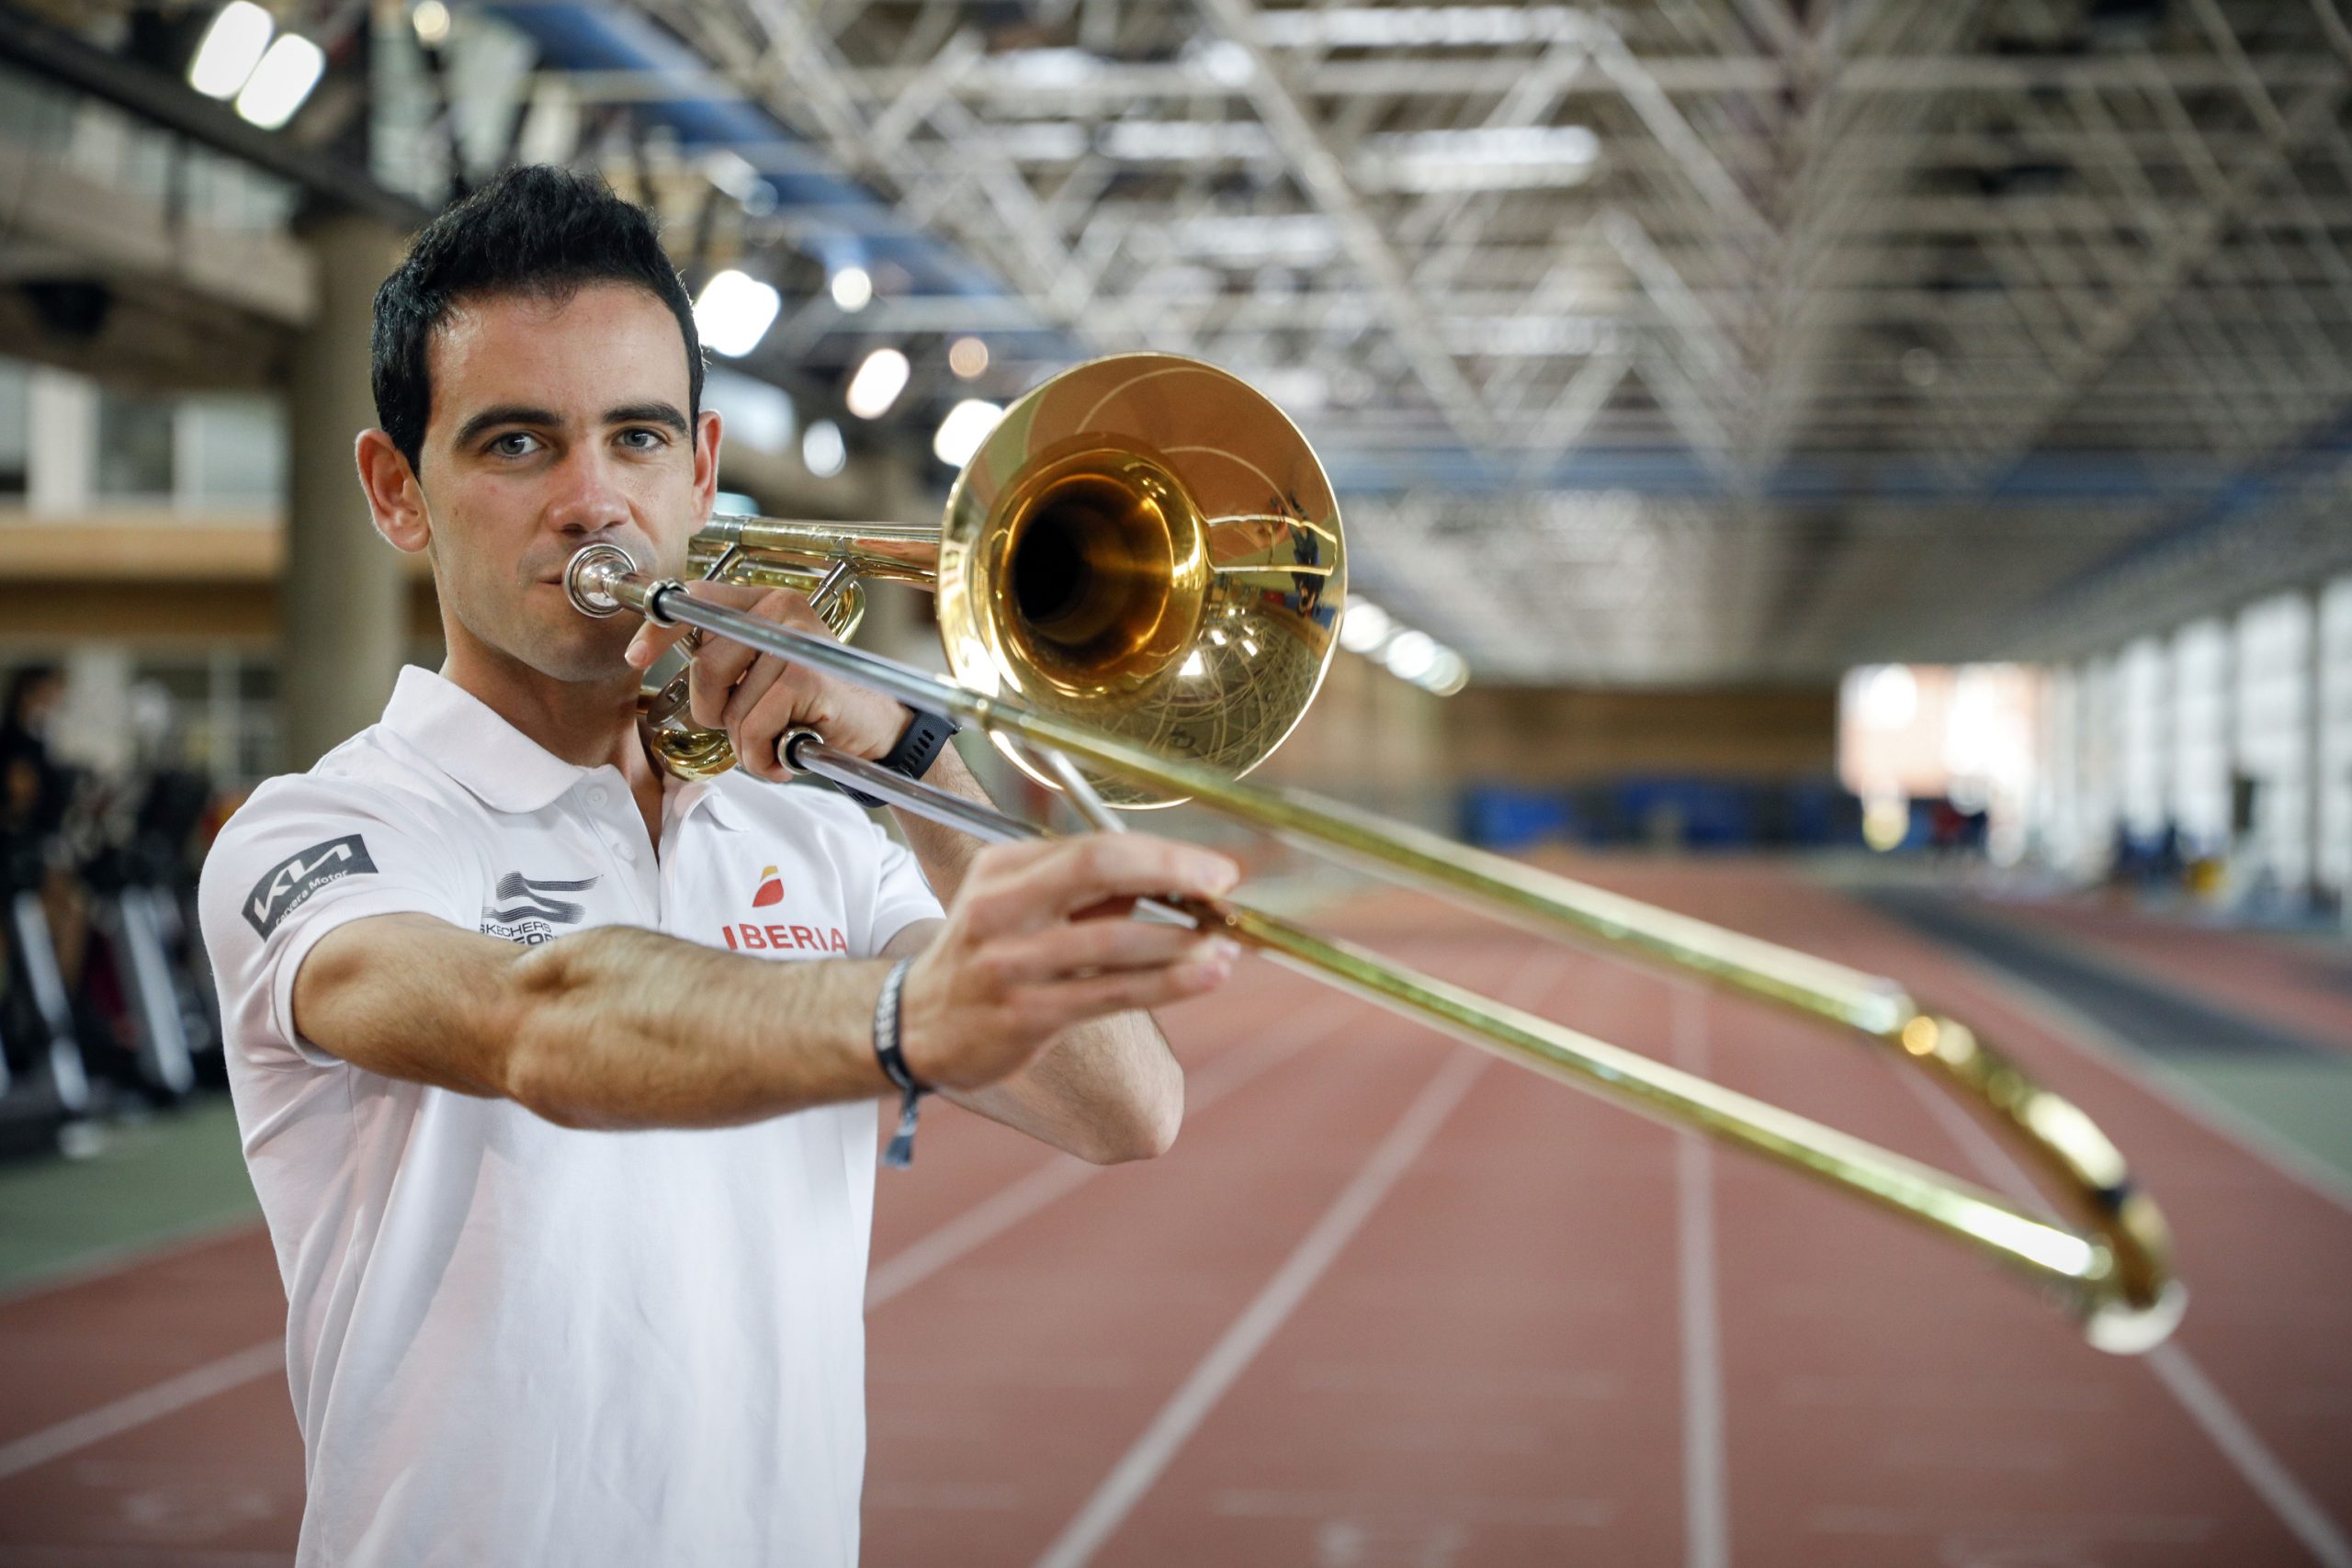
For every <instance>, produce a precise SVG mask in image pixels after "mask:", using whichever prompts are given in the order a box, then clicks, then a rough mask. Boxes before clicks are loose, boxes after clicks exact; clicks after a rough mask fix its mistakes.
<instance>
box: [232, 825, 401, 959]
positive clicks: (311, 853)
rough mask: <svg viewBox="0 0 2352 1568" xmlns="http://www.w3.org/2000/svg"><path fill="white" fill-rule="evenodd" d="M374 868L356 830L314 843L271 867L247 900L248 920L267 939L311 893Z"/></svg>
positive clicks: (248, 923)
mask: <svg viewBox="0 0 2352 1568" xmlns="http://www.w3.org/2000/svg"><path fill="white" fill-rule="evenodd" d="M375 870H376V863H375V862H374V861H372V860H370V859H369V858H368V841H367V840H365V839H362V838H361V837H360V836H359V835H358V834H356V833H346V834H345V835H344V836H343V837H342V838H340V839H329V840H327V841H326V842H324V843H322V844H312V845H311V847H310V848H309V849H307V850H304V851H303V852H301V853H300V854H294V855H288V856H287V857H286V858H285V859H284V860H282V861H279V862H278V863H277V864H276V865H274V866H271V867H270V868H269V870H268V871H267V872H266V873H264V874H263V875H262V879H261V880H260V881H259V882H256V883H254V890H253V893H252V895H251V896H250V897H247V898H246V900H245V923H246V924H247V925H250V926H251V927H253V928H254V931H258V932H260V933H261V938H262V940H263V941H264V942H267V941H268V940H269V933H270V932H272V931H276V930H277V928H278V926H279V925H281V924H282V923H284V921H285V919H286V917H287V916H288V915H290V914H292V913H293V912H294V911H295V910H297V909H299V908H301V907H302V906H303V904H304V903H305V902H307V901H308V900H309V898H310V897H311V894H313V893H316V892H317V891H318V890H319V889H320V888H322V887H324V886H326V885H327V884H328V883H330V882H340V881H342V880H343V879H344V878H345V877H346V876H357V875H362V874H373V873H374V872H375Z"/></svg>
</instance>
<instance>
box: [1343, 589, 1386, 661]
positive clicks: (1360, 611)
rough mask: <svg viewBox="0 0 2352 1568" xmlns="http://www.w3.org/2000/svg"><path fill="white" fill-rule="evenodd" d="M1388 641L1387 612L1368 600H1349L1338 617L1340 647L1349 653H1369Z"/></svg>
mask: <svg viewBox="0 0 2352 1568" xmlns="http://www.w3.org/2000/svg"><path fill="white" fill-rule="evenodd" d="M1387 640H1388V612H1387V611H1385V610H1384V609H1382V608H1381V607H1380V606H1379V605H1377V604H1374V603H1373V602H1372V601H1371V600H1369V599H1351V600H1350V601H1349V602H1348V608H1347V613H1346V614H1345V615H1341V616H1340V647H1341V648H1344V649H1347V650H1348V651H1349V652H1350V653H1370V652H1371V651H1372V650H1373V649H1375V648H1378V647H1379V646H1380V645H1381V644H1382V643H1384V642H1385V641H1387Z"/></svg>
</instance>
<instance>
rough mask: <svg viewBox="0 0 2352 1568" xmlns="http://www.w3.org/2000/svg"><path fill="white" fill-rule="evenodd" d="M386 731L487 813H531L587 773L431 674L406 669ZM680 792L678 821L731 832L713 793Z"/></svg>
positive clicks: (706, 789)
mask: <svg viewBox="0 0 2352 1568" xmlns="http://www.w3.org/2000/svg"><path fill="white" fill-rule="evenodd" d="M384 728H387V729H389V730H390V731H391V732H392V733H393V734H395V735H397V736H399V737H400V738H401V739H403V740H405V741H407V742H408V743H409V744H410V745H411V746H413V747H414V748H416V750H419V751H420V752H422V753H424V756H425V758H426V760H428V761H431V762H432V763H433V765H434V766H435V767H436V768H439V769H440V770H441V771H442V772H443V773H447V774H448V775H449V777H451V778H453V779H455V780H456V781H457V782H458V784H462V785H464V786H465V787H466V789H467V790H469V791H470V792H471V793H472V794H473V795H475V796H477V797H478V798H479V799H480V800H481V803H482V804H483V805H484V806H487V807H490V808H491V809H492V811H504V812H514V813H523V812H531V811H537V810H540V809H541V808H543V807H547V806H549V805H552V804H553V803H554V802H555V801H557V800H559V799H560V798H561V797H562V796H563V795H565V793H566V792H568V791H570V790H571V789H573V788H575V787H576V786H578V784H580V783H581V781H582V780H583V779H585V778H587V777H588V775H589V774H591V773H602V772H605V771H606V770H605V769H602V768H583V767H580V766H578V765H576V764H574V763H571V762H567V761H564V760H563V759H562V758H560V757H559V756H557V755H556V754H555V753H553V752H552V751H549V750H547V749H546V748H545V747H543V746H541V745H540V744H539V743H538V742H537V741H536V740H533V739H531V738H530V737H529V736H527V735H525V734H524V733H523V732H522V731H521V730H519V729H517V728H515V727H514V726H513V725H511V724H509V723H507V722H506V720H505V719H504V718H503V717H501V716H499V714H498V713H497V711H496V710H495V709H493V708H492V707H491V705H489V704H487V703H485V702H483V701H482V700H481V698H480V697H477V696H475V695H474V694H472V693H471V692H469V691H467V690H466V689H465V688H464V687H462V686H460V685H458V683H457V682H454V681H451V680H449V679H448V678H447V676H444V675H442V674H440V673H439V672H437V671H431V670H424V669H420V668H418V667H417V666H416V665H413V664H407V665H402V666H401V673H400V679H399V681H398V682H395V683H394V685H393V687H392V700H391V701H390V703H389V704H387V705H385V708H384ZM673 787H678V788H679V789H680V791H681V794H682V795H684V799H682V800H681V801H680V802H679V804H678V811H679V814H680V816H682V817H683V816H684V815H685V814H686V813H687V812H691V811H694V810H696V809H700V810H701V811H702V813H703V814H704V815H705V816H706V817H707V818H710V819H711V821H712V822H713V823H714V824H715V825H717V826H720V827H729V828H731V827H737V826H740V825H741V823H740V821H739V820H738V818H739V815H740V813H739V808H738V807H736V806H735V805H734V804H733V803H732V802H730V801H729V800H728V799H727V797H726V793H725V792H724V791H723V790H720V789H718V787H717V781H716V780H697V781H695V782H693V783H690V784H684V785H683V786H673Z"/></svg>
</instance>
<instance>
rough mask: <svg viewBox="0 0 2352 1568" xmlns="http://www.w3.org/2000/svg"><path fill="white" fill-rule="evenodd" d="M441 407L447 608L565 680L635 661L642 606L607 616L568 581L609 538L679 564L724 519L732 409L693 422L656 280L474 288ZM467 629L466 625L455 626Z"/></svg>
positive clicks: (431, 464) (434, 369)
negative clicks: (579, 603)
mask: <svg viewBox="0 0 2352 1568" xmlns="http://www.w3.org/2000/svg"><path fill="white" fill-rule="evenodd" d="M426 354H427V356H428V357H427V364H428V367H429V368H430V371H431V374H432V378H433V411H432V414H431V417H430V418H429V420H428V421H427V423H426V425H425V431H424V462H423V465H422V468H423V471H422V473H421V474H420V476H419V479H420V483H421V487H422V489H423V491H424V502H425V507H426V510H427V511H428V513H430V516H431V527H432V536H431V544H430V546H429V549H430V553H431V556H432V558H433V564H434V573H435V579H436V581H437V582H438V585H439V588H440V592H441V600H442V604H443V607H444V609H445V610H446V611H447V613H448V614H449V615H452V616H453V617H454V618H455V619H456V621H457V622H458V627H461V628H462V630H463V632H464V633H465V634H467V635H469V636H470V637H472V638H473V639H474V640H475V641H477V642H480V643H481V644H483V645H485V646H486V647H487V648H488V649H492V650H495V651H496V652H499V653H503V654H504V655H506V656H508V657H510V658H512V659H514V660H517V661H519V662H521V663H523V664H525V665H527V666H529V667H530V668H532V669H534V670H537V671H539V672H540V673H542V674H546V675H550V676H553V677H555V678H556V679H558V680H562V681H609V680H615V679H617V678H618V677H620V676H621V675H623V674H625V673H627V667H626V666H625V665H624V664H623V662H622V660H621V650H622V649H624V648H626V647H627V646H628V639H629V637H630V635H631V634H632V633H633V632H634V631H635V630H636V626H637V622H636V618H635V617H633V616H616V617H614V618H612V619H610V620H595V619H592V618H590V617H588V616H586V615H581V614H580V613H579V612H578V611H577V610H574V609H573V608H572V607H571V604H570V602H569V601H568V600H567V599H566V598H565V596H564V592H563V569H564V563H565V562H567V561H569V560H570V559H571V556H572V552H573V551H575V550H577V549H578V548H579V547H581V546H582V545H584V544H588V543H590V542H592V541H608V542H610V543H613V544H616V545H619V546H620V547H623V548H624V549H626V550H628V552H629V554H630V555H632V556H634V557H635V558H637V562H638V565H639V569H640V570H645V571H649V572H654V573H662V574H667V573H673V572H675V571H677V570H679V569H680V567H681V566H682V565H683V563H684V558H685V549H686V540H687V537H688V536H690V535H691V534H692V533H693V532H694V530H695V528H696V527H698V526H700V525H701V524H702V522H703V520H704V519H705V518H707V516H708V515H709V513H710V506H711V500H712V494H713V491H714V490H715V488H716V483H717V477H718V415H716V414H711V413H706V414H704V415H703V416H702V420H701V428H700V429H699V430H697V429H695V426H694V425H693V424H692V423H690V421H689V414H688V407H689V404H688V385H687V378H686V351H685V343H684V337H683V335H682V334H681V333H680V332H679V330H678V323H677V321H676V318H674V317H673V316H672V315H671V314H670V311H669V309H668V307H666V306H665V305H663V304H662V301H661V300H659V299H656V298H654V296H653V295H651V294H650V293H649V292H647V291H646V290H644V289H641V288H631V287H628V286H627V285H622V284H591V285H588V286H586V287H583V288H579V289H577V290H575V291H574V292H573V293H572V294H571V295H570V296H569V297H567V298H561V299H547V298H540V297H535V296H531V295H497V296H491V297H488V298H483V299H468V300H463V301H460V302H459V303H458V305H457V306H456V307H454V308H453V309H452V310H450V312H449V314H448V316H447V318H446V319H445V320H444V321H443V322H442V324H441V326H440V327H439V329H438V330H436V331H435V333H434V334H433V338H432V341H431V343H430V344H429V345H428V347H427V349H426ZM452 629H453V634H454V633H455V631H456V630H457V629H458V628H452Z"/></svg>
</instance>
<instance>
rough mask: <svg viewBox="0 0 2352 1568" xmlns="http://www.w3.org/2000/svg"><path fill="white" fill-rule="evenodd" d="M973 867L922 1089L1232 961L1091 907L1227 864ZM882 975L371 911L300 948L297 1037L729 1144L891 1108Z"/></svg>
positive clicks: (1184, 850)
mask: <svg viewBox="0 0 2352 1568" xmlns="http://www.w3.org/2000/svg"><path fill="white" fill-rule="evenodd" d="M985 853H987V854H988V855H990V856H994V857H998V858H999V859H1000V860H1001V865H999V866H998V867H997V871H998V873H999V874H997V875H995V876H993V877H989V878H986V879H983V883H984V886H986V887H987V889H988V891H987V893H986V895H985V897H981V898H977V899H972V900H967V899H965V898H962V897H959V898H958V899H956V901H955V903H953V904H951V905H950V907H949V909H948V919H947V922H946V924H945V927H944V930H943V933H942V937H941V939H940V940H938V941H936V942H933V945H932V946H931V947H930V948H928V949H926V950H925V952H924V953H923V954H922V956H921V957H920V958H918V959H917V960H916V962H915V966H914V968H913V969H911V970H910V972H909V975H908V977H907V991H906V1001H905V1015H906V1018H907V1021H908V1032H907V1036H906V1042H905V1043H906V1051H907V1059H908V1062H909V1064H910V1066H912V1067H913V1068H914V1070H915V1071H916V1072H918V1073H919V1074H920V1075H921V1076H922V1077H924V1078H926V1079H927V1080H928V1081H931V1082H934V1083H939V1084H943V1085H952V1086H955V1087H958V1088H966V1087H973V1086H976V1085H978V1084H984V1083H989V1082H993V1081H995V1080H996V1079H998V1078H1000V1077H1004V1076H1006V1075H1007V1074H1010V1073H1012V1072H1015V1071H1018V1070H1019V1069H1020V1068H1021V1067H1022V1066H1024V1065H1026V1063H1027V1062H1028V1061H1029V1060H1030V1058H1031V1057H1033V1056H1034V1055H1035V1054H1036V1053H1037V1051H1039V1050H1040V1049H1042V1048H1043V1047H1044V1046H1045V1044H1046V1043H1047V1042H1048V1041H1050V1040H1051V1039H1052V1038H1053V1037H1054V1036H1055V1035H1056V1034H1057V1033H1058V1032H1060V1031H1062V1030H1063V1029H1066V1028H1068V1027H1069V1026H1070V1025H1071V1024H1073V1023H1077V1022H1081V1021H1085V1020H1087V1019H1090V1018H1097V1017H1103V1016H1107V1015H1109V1014H1111V1013H1115V1012H1122V1011H1128V1010H1134V1009H1137V1008H1151V1007H1158V1006H1163V1005H1166V1004H1168V1003H1170V1002H1174V1001H1179V1000H1182V999H1183V998H1186V997H1190V996H1196V995H1199V994H1200V993H1202V992H1204V991H1206V990H1209V989H1212V988H1214V987H1216V985H1217V984H1218V983H1220V982H1221V981H1222V980H1223V979H1224V977H1225V976H1226V974H1227V971H1228V969H1229V967H1230V964H1231V961H1232V953H1231V949H1230V946H1229V944H1225V943H1219V942H1215V941H1213V940H1212V939H1208V938H1204V937H1202V936H1200V935H1199V934H1197V933H1195V932H1193V931H1184V930H1182V929H1180V928H1174V927H1169V926H1156V925H1152V924H1148V923H1145V922H1140V921H1126V920H1101V919H1099V915H1098V911H1100V910H1101V908H1103V905H1104V903H1105V901H1106V900H1118V899H1122V898H1127V897H1136V896H1140V895H1145V894H1150V893H1190V894H1193V895H1195V896H1200V897H1213V896H1215V895H1216V894H1217V893H1221V892H1223V891H1224V890H1225V888H1226V887H1227V886H1230V884H1231V881H1232V878H1233V874H1234V872H1233V867H1232V864H1231V863H1230V862H1228V861H1227V860H1225V859H1224V858H1223V857H1222V856H1217V855H1212V854H1209V853H1207V852H1204V851H1201V850H1197V849H1193V848H1192V847H1190V846H1187V845H1182V844H1177V843H1173V842H1171V841H1169V840H1160V839H1156V838H1152V837H1149V836H1148V835H1143V834H1125V835H1120V836H1117V837H1098V838H1091V839H1081V840H1069V841H1068V842H1065V843H1060V844H1055V845H1051V846H1040V845H1019V846H1003V847H1001V848H1000V849H996V850H990V851H988V852H985ZM967 904H969V905H970V906H971V907H968V908H967V907H966V906H967ZM1080 927H1083V928H1085V929H1084V930H1082V931H1081V930H1080V929H1077V928H1080ZM887 971H888V963H887V962H885V961H883V960H880V959H849V960H833V961H827V962H809V963H784V962H776V961H771V960H762V959H756V958H749V957H745V956H743V955H741V954H739V953H722V952H720V951H718V949H715V948H708V947H703V946H699V945H697V944H695V943H693V942H682V941H680V940H678V939H676V938H674V937H668V936H662V935H660V934H658V933H656V932H652V931H641V930H637V929H634V928H629V927H619V926H614V927H605V928H601V929H599V930H596V931H582V932H579V933H576V934H574V935H571V936H566V937H560V938H559V939H557V940H556V941H554V942H547V943H544V944H542V945H539V946H537V947H517V946H515V944H513V943H511V942H502V941H500V940H499V939H497V938H495V937H490V936H484V935H481V934H480V933H478V932H474V931H465V930H462V929H460V928H458V927H456V926H453V925H451V924H449V923H448V922H447V921H445V920H441V919H435V918H434V917H432V916H429V915H422V914H384V915H373V916H368V917H365V918H361V919H353V920H350V921H347V922H346V923H345V924H343V925H341V926H338V927H336V928H335V929H334V930H333V931H329V932H327V933H326V934H325V935H324V936H322V937H321V938H320V939H319V940H318V942H316V944H315V945H313V946H312V947H311V950H310V952H309V953H308V954H307V955H306V956H305V957H304V959H303V960H302V963H301V966H300V970H299V971H298V972H297V974H296V976H295V979H294V985H293V995H292V1006H293V1024H294V1028H295V1030H296V1032H297V1033H299V1034H300V1036H302V1037H303V1038H304V1039H305V1040H307V1041H309V1042H310V1043H312V1044H314V1045H316V1046H317V1047H319V1048H321V1049H322V1050H324V1051H326V1052H328V1053H330V1054H331V1055H334V1056H335V1057H338V1058H340V1059H341V1060H343V1061H345V1062H347V1063H349V1064H351V1065H352V1066H357V1067H363V1068H366V1069H368V1070H369V1071H371V1072H377V1073H381V1074H384V1075H386V1076H388V1077H398V1078H407V1079H413V1080H415V1081H417V1082H421V1083H427V1084H432V1085H435V1086H436V1087H438V1088H442V1089H455V1090H457V1091H458V1092H460V1093H465V1094H476V1095H486V1096H496V1097H501V1098H504V1099H509V1100H515V1101H516V1102H517V1103H519V1104H521V1105H523V1106H525V1107H526V1108H527V1109H529V1110H531V1111H536V1112H537V1113H538V1114H539V1115H541V1116H544V1117H546V1118H547V1119H548V1120H549V1121H551V1122H557V1123H559V1124H560V1125H563V1126H568V1127H602V1128H630V1127H718V1126H731V1125H735V1124H739V1123H741V1122H756V1121H759V1120H762V1119H763V1118H765V1117H769V1116H775V1115H780V1114H783V1113H784V1112H786V1111H797V1110H801V1109H803V1108H805V1107H808V1106H812V1105H824V1104H831V1103H835V1102H838V1101H842V1100H862V1099H870V1098H873V1097H875V1096H877V1095H880V1094H884V1093H887V1092H888V1089H889V1084H888V1079H887V1078H886V1077H884V1076H883V1073H882V1070H881V1068H880V1066H879V1065H878V1064H877V1063H876V1061H875V1057H874V1050H873V1040H872V1034H871V1029H872V1021H873V1016H874V1005H875V1000H876V997H877V995H878V994H879V991H880V988H881V984H882V979H883V976H884V975H885V974H886V972H887Z"/></svg>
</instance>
